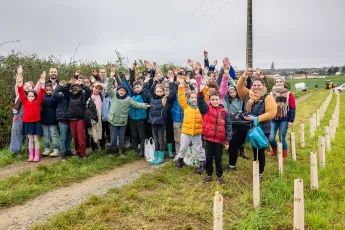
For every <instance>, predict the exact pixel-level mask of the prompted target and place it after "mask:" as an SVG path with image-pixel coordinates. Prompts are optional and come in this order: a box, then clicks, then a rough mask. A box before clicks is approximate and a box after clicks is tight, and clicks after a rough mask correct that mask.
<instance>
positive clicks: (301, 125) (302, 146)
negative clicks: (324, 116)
mask: <svg viewBox="0 0 345 230" xmlns="http://www.w3.org/2000/svg"><path fill="white" fill-rule="evenodd" d="M300 129H301V131H300V138H301V140H300V141H301V148H304V146H305V142H304V124H303V123H301V124H300Z"/></svg>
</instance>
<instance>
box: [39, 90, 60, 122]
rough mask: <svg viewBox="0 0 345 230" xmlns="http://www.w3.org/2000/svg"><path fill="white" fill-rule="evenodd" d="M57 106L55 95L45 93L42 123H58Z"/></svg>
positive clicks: (42, 105)
mask: <svg viewBox="0 0 345 230" xmlns="http://www.w3.org/2000/svg"><path fill="white" fill-rule="evenodd" d="M56 107H57V102H56V101H55V100H54V98H53V95H49V96H48V95H44V100H43V102H42V104H41V123H42V125H56V124H57V119H56Z"/></svg>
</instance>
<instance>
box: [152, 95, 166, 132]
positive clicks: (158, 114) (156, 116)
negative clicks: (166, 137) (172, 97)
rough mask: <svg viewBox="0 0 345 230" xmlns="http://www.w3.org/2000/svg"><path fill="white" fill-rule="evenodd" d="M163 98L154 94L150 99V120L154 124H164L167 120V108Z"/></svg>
mask: <svg viewBox="0 0 345 230" xmlns="http://www.w3.org/2000/svg"><path fill="white" fill-rule="evenodd" d="M162 98H163V97H159V96H156V95H154V96H152V97H151V100H150V113H149V122H150V123H151V124H153V125H158V124H159V125H163V124H166V121H167V116H168V114H167V109H165V108H164V106H163V103H162Z"/></svg>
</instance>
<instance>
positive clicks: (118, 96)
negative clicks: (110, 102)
mask: <svg viewBox="0 0 345 230" xmlns="http://www.w3.org/2000/svg"><path fill="white" fill-rule="evenodd" d="M127 96H128V95H127V93H126V94H125V95H123V96H120V94H119V93H116V98H117V99H120V100H123V99H125V98H126V97H127Z"/></svg>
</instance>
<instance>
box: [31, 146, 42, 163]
mask: <svg viewBox="0 0 345 230" xmlns="http://www.w3.org/2000/svg"><path fill="white" fill-rule="evenodd" d="M40 157H41V156H40V148H35V157H34V160H33V161H34V162H39V161H40Z"/></svg>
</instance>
